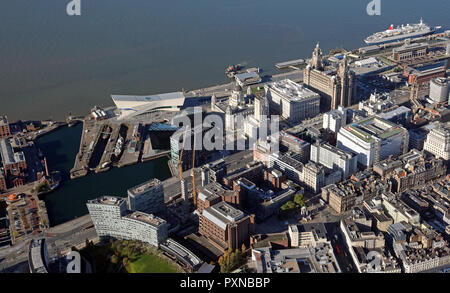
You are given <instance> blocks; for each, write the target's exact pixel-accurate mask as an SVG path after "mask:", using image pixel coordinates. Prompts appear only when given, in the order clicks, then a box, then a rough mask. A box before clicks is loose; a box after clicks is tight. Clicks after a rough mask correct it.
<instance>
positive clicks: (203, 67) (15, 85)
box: [0, 0, 450, 121]
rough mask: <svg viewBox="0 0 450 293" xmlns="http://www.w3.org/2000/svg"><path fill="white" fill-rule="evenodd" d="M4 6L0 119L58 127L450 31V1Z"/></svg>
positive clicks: (54, 0) (132, 0)
mask: <svg viewBox="0 0 450 293" xmlns="http://www.w3.org/2000/svg"><path fill="white" fill-rule="evenodd" d="M369 2H370V0H227V1H218V0H195V1H187V0H171V1H162V0H81V3H82V15H81V16H72V17H70V16H67V15H66V7H65V6H66V5H67V3H69V0H4V1H1V4H0V8H1V9H0V19H1V20H2V21H1V23H2V25H1V26H0V42H1V43H0V44H1V45H0V101H1V108H0V114H7V115H8V116H9V118H10V119H11V120H13V121H14V120H17V119H22V120H27V119H47V118H53V119H64V118H65V117H67V116H68V114H69V112H71V113H72V114H86V113H87V112H88V111H89V109H90V108H91V107H92V106H94V105H96V104H98V105H111V104H112V101H111V98H110V95H111V94H136V95H139V94H154V93H160V92H166V91H178V90H181V89H182V88H185V89H196V88H200V87H204V86H210V85H214V84H217V83H222V82H225V81H227V79H226V77H225V74H224V69H225V67H226V66H228V65H230V64H236V63H243V64H246V65H247V66H259V67H261V68H263V69H264V70H266V71H267V72H269V73H270V72H271V71H274V64H275V63H277V62H282V61H287V60H293V59H298V58H305V57H309V56H310V55H311V52H312V50H313V48H314V45H315V43H316V42H320V44H321V47H322V48H323V49H324V51H325V52H328V50H330V49H333V48H338V47H345V48H349V49H353V48H358V47H360V46H363V45H364V43H363V39H364V37H366V36H367V35H369V34H371V33H373V32H376V31H380V30H383V29H385V28H387V27H388V26H389V25H390V24H391V23H393V24H395V25H397V24H403V23H404V24H406V23H412V22H418V21H419V18H420V17H423V18H424V20H425V22H427V23H429V24H431V25H442V26H446V27H450V18H449V17H448V13H449V2H448V0H428V1H424V0H408V1H405V0H381V3H382V9H381V16H368V15H367V13H366V6H367V4H368V3H369Z"/></svg>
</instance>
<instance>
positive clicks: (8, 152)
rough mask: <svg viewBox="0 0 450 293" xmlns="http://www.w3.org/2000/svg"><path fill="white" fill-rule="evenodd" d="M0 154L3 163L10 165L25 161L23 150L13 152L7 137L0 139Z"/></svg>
mask: <svg viewBox="0 0 450 293" xmlns="http://www.w3.org/2000/svg"><path fill="white" fill-rule="evenodd" d="M0 155H1V158H2V162H3V165H12V164H17V163H21V162H24V161H25V155H24V154H23V152H16V153H15V152H14V149H13V147H12V145H11V140H10V139H8V138H5V139H2V140H0Z"/></svg>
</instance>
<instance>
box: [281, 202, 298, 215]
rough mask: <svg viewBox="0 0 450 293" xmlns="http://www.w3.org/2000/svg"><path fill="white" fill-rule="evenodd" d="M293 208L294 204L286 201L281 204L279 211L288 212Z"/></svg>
mask: <svg viewBox="0 0 450 293" xmlns="http://www.w3.org/2000/svg"><path fill="white" fill-rule="evenodd" d="M294 208H295V204H294V202H293V201H288V202H287V203H285V204H284V205H282V206H281V208H280V209H281V211H283V212H288V211H291V210H293V209H294Z"/></svg>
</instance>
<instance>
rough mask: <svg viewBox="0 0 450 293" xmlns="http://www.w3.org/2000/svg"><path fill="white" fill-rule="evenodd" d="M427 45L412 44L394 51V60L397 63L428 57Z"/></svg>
mask: <svg viewBox="0 0 450 293" xmlns="http://www.w3.org/2000/svg"><path fill="white" fill-rule="evenodd" d="M427 51H428V44H427V43H411V44H405V45H403V46H401V47H398V48H394V49H392V59H393V60H394V61H397V62H404V61H411V60H414V59H416V58H420V57H423V56H426V55H427Z"/></svg>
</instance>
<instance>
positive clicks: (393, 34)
mask: <svg viewBox="0 0 450 293" xmlns="http://www.w3.org/2000/svg"><path fill="white" fill-rule="evenodd" d="M440 28H441V27H440V26H438V27H430V26H429V25H427V24H425V23H424V22H423V20H422V19H420V22H419V23H415V24H407V25H401V26H397V27H396V28H394V25H393V24H392V25H391V26H390V27H389V28H388V29H387V30H385V31H382V32H378V33H375V34H373V35H371V36H370V37H367V38H366V39H364V42H366V44H368V45H377V44H383V43H390V42H395V41H400V40H404V39H409V38H419V37H422V36H426V35H431V34H433V33H434V32H436V31H437V30H438V29H440Z"/></svg>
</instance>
